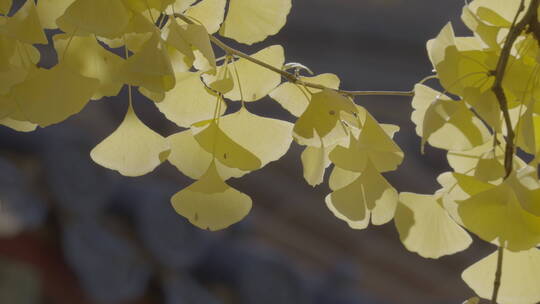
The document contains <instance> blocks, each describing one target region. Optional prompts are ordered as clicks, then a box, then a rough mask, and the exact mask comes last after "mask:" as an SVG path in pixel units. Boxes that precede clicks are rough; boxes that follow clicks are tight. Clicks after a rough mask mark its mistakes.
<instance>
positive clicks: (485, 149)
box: [447, 136, 505, 182]
mask: <svg viewBox="0 0 540 304" xmlns="http://www.w3.org/2000/svg"><path fill="white" fill-rule="evenodd" d="M496 140H497V141H500V142H501V143H502V144H504V138H503V137H502V136H497V139H496ZM493 141H494V139H493V138H492V139H491V140H489V141H487V142H486V143H485V144H483V145H481V146H478V147H475V148H473V149H471V150H468V151H449V152H448V154H447V159H448V163H449V164H450V166H451V167H452V168H453V169H454V171H456V172H457V173H463V174H467V175H471V176H474V177H476V178H477V179H479V180H481V181H485V182H493V181H496V180H499V179H501V178H503V177H504V176H505V170H504V165H503V164H504V150H503V148H501V147H493Z"/></svg>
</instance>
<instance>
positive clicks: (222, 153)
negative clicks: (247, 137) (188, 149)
mask: <svg viewBox="0 0 540 304" xmlns="http://www.w3.org/2000/svg"><path fill="white" fill-rule="evenodd" d="M194 134H195V139H196V140H197V142H198V143H199V144H200V145H201V147H203V149H204V150H206V151H207V152H209V153H211V154H212V155H214V156H215V158H216V159H218V160H219V161H220V162H221V163H223V164H224V165H226V166H228V167H231V168H237V169H240V170H243V171H252V170H255V169H259V168H260V167H261V160H260V159H259V158H258V157H257V156H255V155H254V154H253V153H251V152H250V151H248V150H247V149H246V148H244V147H242V146H241V145H239V144H238V143H236V142H234V141H233V140H232V139H231V138H230V137H229V136H228V135H227V134H225V132H223V130H222V129H221V128H220V127H219V126H218V124H217V123H216V121H214V120H212V121H210V123H208V124H207V125H206V126H205V127H204V128H201V130H196V131H194Z"/></svg>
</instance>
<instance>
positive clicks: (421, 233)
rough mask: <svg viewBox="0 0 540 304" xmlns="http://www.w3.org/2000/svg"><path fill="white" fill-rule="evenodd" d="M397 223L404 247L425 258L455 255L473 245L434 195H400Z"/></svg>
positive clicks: (467, 235) (395, 220)
mask: <svg viewBox="0 0 540 304" xmlns="http://www.w3.org/2000/svg"><path fill="white" fill-rule="evenodd" d="M394 223H395V224H396V228H397V230H398V232H399V236H400V239H401V242H402V243H403V245H405V247H406V248H407V249H408V250H409V251H412V252H416V253H418V254H419V255H421V256H422V257H425V258H432V259H438V258H440V257H441V256H444V255H450V254H454V253H456V252H459V251H463V250H465V249H467V248H468V247H469V245H470V244H471V243H472V239H471V237H470V236H469V234H468V233H467V232H466V231H465V230H464V229H463V228H461V227H460V226H459V225H458V224H457V223H456V222H454V220H452V218H451V217H450V216H449V215H448V213H447V212H446V210H444V208H443V207H442V206H441V199H440V198H437V197H434V196H433V195H421V194H415V193H407V192H404V193H400V195H399V206H398V207H397V211H396V215H395V219H394Z"/></svg>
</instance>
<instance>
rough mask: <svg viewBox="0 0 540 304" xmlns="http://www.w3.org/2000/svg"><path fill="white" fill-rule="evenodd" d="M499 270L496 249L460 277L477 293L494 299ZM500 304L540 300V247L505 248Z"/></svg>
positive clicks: (528, 302) (526, 303) (499, 296)
mask: <svg viewBox="0 0 540 304" xmlns="http://www.w3.org/2000/svg"><path fill="white" fill-rule="evenodd" d="M496 269H497V252H494V253H492V254H490V255H489V256H487V257H485V258H483V259H482V260H480V261H479V262H477V263H476V264H474V265H472V266H470V267H469V268H467V269H466V270H465V271H464V272H463V274H462V275H461V277H462V278H463V280H464V281H465V283H467V285H469V287H471V288H472V289H473V290H474V292H475V293H476V294H477V295H479V296H480V297H482V298H484V299H491V296H492V293H493V282H494V281H495V271H496ZM501 274H502V275H501V285H500V289H499V295H498V300H497V303H501V304H532V303H537V302H539V301H540V288H538V282H540V250H539V249H537V248H532V249H529V250H527V251H521V252H512V251H509V250H504V255H503V263H502V269H501Z"/></svg>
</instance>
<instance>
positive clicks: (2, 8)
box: [0, 0, 13, 15]
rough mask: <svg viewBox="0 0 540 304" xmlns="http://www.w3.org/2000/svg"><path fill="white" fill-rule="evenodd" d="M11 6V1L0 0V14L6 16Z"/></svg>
mask: <svg viewBox="0 0 540 304" xmlns="http://www.w3.org/2000/svg"><path fill="white" fill-rule="evenodd" d="M12 5H13V0H0V14H2V15H7V14H8V13H9V10H10V9H11V6H12Z"/></svg>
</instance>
